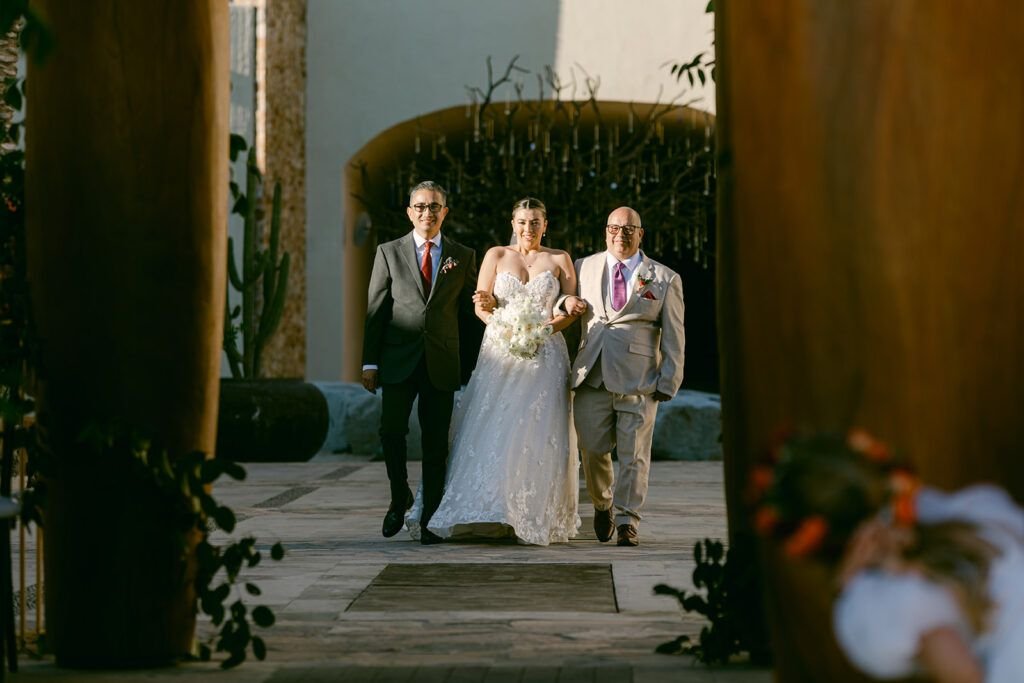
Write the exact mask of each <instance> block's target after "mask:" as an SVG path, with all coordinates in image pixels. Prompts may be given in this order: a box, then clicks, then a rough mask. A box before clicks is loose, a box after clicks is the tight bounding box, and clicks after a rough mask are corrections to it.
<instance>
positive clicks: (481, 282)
mask: <svg viewBox="0 0 1024 683" xmlns="http://www.w3.org/2000/svg"><path fill="white" fill-rule="evenodd" d="M503 250H504V248H503V247H491V248H490V249H488V250H487V253H486V254H484V261H483V263H481V264H480V274H479V275H478V276H477V279H476V291H477V293H479V292H486V293H487V294H488V295H489V296H493V295H492V291H493V289H494V278H495V277H497V274H498V259H499V258H500V256H501V252H502V251H503ZM480 299H481V297H479V296H475V295H474V297H473V302H474V303H473V312H474V313H476V317H478V318H480V320H483V321H484V325H486V324H487V322H488V321H489V320H490V319H491V315H492V313H491V309H492V308H493V306H488V307H485V306H484V304H483V303H482V302H481V301H480Z"/></svg>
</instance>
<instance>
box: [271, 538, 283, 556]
mask: <svg viewBox="0 0 1024 683" xmlns="http://www.w3.org/2000/svg"><path fill="white" fill-rule="evenodd" d="M270 557H271V558H272V559H274V560H280V559H281V558H283V557H284V546H283V545H281V543H280V541H279V542H277V543H275V544H274V545H273V546H271V548H270Z"/></svg>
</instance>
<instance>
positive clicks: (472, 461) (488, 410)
mask: <svg viewBox="0 0 1024 683" xmlns="http://www.w3.org/2000/svg"><path fill="white" fill-rule="evenodd" d="M522 292H525V293H526V294H528V295H529V296H530V298H531V299H533V300H534V301H536V303H537V305H538V306H539V307H541V308H542V309H543V311H544V313H545V315H546V316H547V317H548V318H550V316H551V309H552V307H553V306H554V304H555V301H556V300H557V298H558V296H559V294H560V293H561V287H560V284H559V282H558V278H556V277H555V276H554V275H553V274H551V273H549V272H544V273H542V274H541V275H539V276H537V277H535V278H534V279H532V280H530V281H529V282H527V283H525V284H524V283H523V282H522V281H520V280H519V279H518V278H517V277H516V276H515V275H512V274H511V273H498V275H497V278H496V279H495V282H494V296H495V298H496V299H497V300H498V305H499V306H501V305H502V304H503V303H505V302H507V301H508V298H509V297H510V296H512V295H514V294H517V293H522ZM492 332H493V329H492V327H488V328H487V329H486V330H485V332H484V338H483V343H482V344H481V346H480V356H479V360H478V361H477V366H476V370H474V371H473V376H472V378H471V379H470V381H469V384H468V385H466V388H465V390H464V391H463V392H462V395H461V397H460V398H459V399H458V402H457V403H456V405H455V411H454V413H453V415H452V426H451V450H450V453H449V457H448V474H447V476H446V478H445V492H444V498H443V499H442V501H441V505H440V506H439V507H438V509H437V512H435V513H434V516H433V517H431V519H430V523H429V526H428V528H429V529H430V530H431V531H432V532H434V533H435V534H437V535H438V536H441V537H442V538H453V537H462V536H471V537H472V536H475V537H491V538H494V537H503V536H504V537H508V536H513V535H514V536H515V537H516V538H517V539H518V540H519V541H520V542H523V543H529V544H534V545H547V544H549V543H560V542H562V543H564V542H565V541H567V540H569V539H570V538H572V537H574V536H575V535H576V532H577V530H578V529H579V526H580V518H579V515H578V514H577V502H578V497H579V481H578V476H579V464H578V463H579V461H578V457H577V451H576V443H575V434H574V433H573V432H572V430H571V429H570V424H571V418H570V414H569V405H570V402H569V354H568V352H567V350H566V345H565V339H564V338H563V337H562V335H561V334H554V335H551V336H550V337H548V338H547V339H546V340H545V342H544V344H543V345H542V346H541V348H540V350H539V351H538V353H537V355H536V357H535V358H532V359H529V360H523V359H519V358H516V357H513V356H511V355H510V354H509V353H508V352H507V350H506V349H505V348H504V347H503V346H502V345H501V343H500V342H499V341H498V340H497V338H496V337H497V335H495V334H492ZM421 510H422V490H421V491H419V492H417V494H416V501H415V503H414V505H413V507H412V509H411V510H410V511H409V513H408V515H407V516H406V524H407V526H408V528H409V530H410V532H411V533H412V534H413V536H414V537H418V536H419V519H420V512H421Z"/></svg>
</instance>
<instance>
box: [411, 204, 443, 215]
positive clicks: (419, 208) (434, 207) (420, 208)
mask: <svg viewBox="0 0 1024 683" xmlns="http://www.w3.org/2000/svg"><path fill="white" fill-rule="evenodd" d="M443 208H444V207H443V206H441V205H440V204H438V203H437V202H431V203H430V204H413V205H412V209H413V211H415V212H416V213H423V212H424V211H426V210H428V209H429V210H430V213H441V209H443Z"/></svg>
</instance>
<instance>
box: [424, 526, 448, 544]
mask: <svg viewBox="0 0 1024 683" xmlns="http://www.w3.org/2000/svg"><path fill="white" fill-rule="evenodd" d="M420 543H422V544H423V545H435V544H437V543H444V539H443V538H441V537H440V536H438V535H437V534H435V533H434V532H433V531H427V530H426V529H420Z"/></svg>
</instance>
